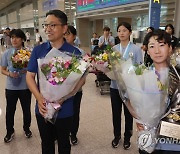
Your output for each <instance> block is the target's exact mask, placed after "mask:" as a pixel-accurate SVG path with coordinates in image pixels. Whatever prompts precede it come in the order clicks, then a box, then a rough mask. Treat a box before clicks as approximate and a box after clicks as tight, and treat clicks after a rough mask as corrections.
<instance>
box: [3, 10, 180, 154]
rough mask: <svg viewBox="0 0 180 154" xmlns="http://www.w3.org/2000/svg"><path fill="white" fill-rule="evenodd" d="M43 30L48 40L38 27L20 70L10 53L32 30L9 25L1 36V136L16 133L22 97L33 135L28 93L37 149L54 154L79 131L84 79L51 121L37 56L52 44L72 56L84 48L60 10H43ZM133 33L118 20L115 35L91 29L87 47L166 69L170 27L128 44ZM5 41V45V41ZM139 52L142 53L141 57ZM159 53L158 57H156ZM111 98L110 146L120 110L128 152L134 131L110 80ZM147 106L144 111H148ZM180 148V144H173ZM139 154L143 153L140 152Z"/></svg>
mask: <svg viewBox="0 0 180 154" xmlns="http://www.w3.org/2000/svg"><path fill="white" fill-rule="evenodd" d="M43 29H44V32H45V34H46V36H47V41H45V42H42V37H41V35H40V34H39V30H38V29H36V34H35V47H34V48H33V51H32V53H31V57H30V60H29V63H28V66H27V67H26V68H24V69H20V70H18V69H14V68H13V65H12V61H11V57H12V55H13V54H14V52H15V51H16V50H20V49H21V48H23V47H24V42H25V41H26V43H27V45H28V43H29V42H30V33H29V32H28V31H26V33H24V32H23V31H22V30H21V29H13V30H12V31H10V29H9V28H6V30H5V32H4V34H3V36H2V35H1V45H5V47H6V50H5V52H4V53H3V55H2V57H1V62H0V66H1V73H2V74H3V75H5V76H6V77H7V80H6V87H5V97H6V130H7V134H6V135H5V137H4V142H6V143H8V142H11V141H12V139H13V137H14V132H15V130H14V116H15V111H16V104H17V101H18V99H19V100H20V103H21V107H22V111H23V130H24V133H25V136H26V137H27V138H30V137H32V135H33V134H32V132H31V130H30V126H31V110H30V108H31V95H32V94H33V95H34V97H35V98H36V107H35V112H36V120H37V125H38V129H39V134H40V138H41V145H42V146H41V147H42V153H43V154H54V153H55V140H57V143H58V151H59V153H60V154H70V153H71V144H72V145H77V144H78V137H77V134H78V129H79V120H80V105H81V98H82V95H83V92H82V86H83V85H84V84H85V79H84V80H83V81H81V83H80V87H79V89H78V91H77V92H76V93H75V95H74V96H71V95H70V96H69V97H64V98H63V99H61V100H60V101H59V103H60V104H61V110H59V112H58V114H57V119H56V122H55V124H52V123H50V122H47V121H45V120H44V116H45V114H46V112H47V108H46V105H45V104H46V103H45V102H46V101H45V98H44V97H43V96H42V95H41V92H40V90H39V84H38V82H36V77H37V81H38V80H39V76H38V59H39V58H43V57H45V56H46V55H47V54H48V53H49V52H50V51H51V49H52V48H56V49H58V50H60V51H66V52H68V53H71V54H72V52H73V54H75V55H84V54H85V52H84V51H83V50H82V49H80V40H79V38H78V37H77V31H76V29H75V28H74V27H73V26H71V25H69V26H68V25H67V16H66V14H65V13H64V12H62V11H60V10H51V11H49V12H47V13H46V18H45V21H44V24H43ZM131 34H132V28H131V25H130V24H129V23H127V22H121V23H120V24H119V25H118V27H117V38H114V37H113V36H111V35H110V28H109V27H107V26H105V27H104V28H103V35H102V36H100V37H99V38H98V37H97V34H96V33H93V38H91V40H90V44H91V51H92V53H95V52H96V51H97V50H99V49H101V50H103V49H105V48H106V47H107V46H111V47H112V49H114V50H116V51H118V52H120V53H121V54H122V55H123V58H124V59H125V60H128V59H129V58H130V54H129V52H130V51H132V52H133V53H132V54H133V63H134V64H142V63H143V62H144V64H145V65H146V66H150V65H152V64H153V65H154V67H155V69H157V70H158V68H159V67H169V66H168V61H167V60H168V59H169V56H170V53H171V52H172V51H173V50H174V49H176V48H177V47H178V45H179V44H178V42H179V41H178V39H177V38H176V37H175V36H173V35H174V28H173V25H171V24H168V25H167V26H166V27H165V30H164V31H163V30H154V28H153V27H149V28H148V29H147V35H146V36H145V38H144V41H143V46H142V48H140V47H138V46H137V45H135V44H134V43H132V42H130V35H131ZM3 41H4V43H3ZM142 50H143V51H144V52H145V56H144V58H143V54H142ZM157 54H158V55H159V57H160V58H159V59H157V56H156V55H157ZM110 98H111V107H112V124H113V139H112V142H111V144H112V147H113V148H117V147H118V146H119V142H120V140H121V138H122V137H121V136H122V135H121V123H122V120H121V112H122V106H123V108H124V116H125V132H124V136H123V148H124V149H125V150H128V149H129V148H130V147H131V140H130V139H131V136H132V134H133V116H132V115H131V113H130V112H129V110H128V108H127V106H126V105H125V104H124V102H123V100H122V99H121V97H120V95H119V91H118V86H117V83H116V80H111V85H110ZM147 110H148V109H147ZM137 128H138V129H139V130H140V129H143V126H142V125H141V124H138V123H137ZM70 143H71V144H70ZM177 146H180V145H177ZM139 153H140V154H144V153H146V152H145V151H142V150H139ZM153 153H157V154H176V153H179V151H178V148H177V150H176V149H168V148H165V149H158V150H157V151H155V152H153Z"/></svg>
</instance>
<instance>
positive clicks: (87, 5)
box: [76, 0, 148, 13]
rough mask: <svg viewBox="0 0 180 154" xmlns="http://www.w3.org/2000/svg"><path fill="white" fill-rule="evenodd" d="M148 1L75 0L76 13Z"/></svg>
mask: <svg viewBox="0 0 180 154" xmlns="http://www.w3.org/2000/svg"><path fill="white" fill-rule="evenodd" d="M143 1H148V0H77V1H76V5H77V13H78V12H84V11H91V10H97V9H102V8H107V7H111V6H118V5H124V4H130V3H137V2H143Z"/></svg>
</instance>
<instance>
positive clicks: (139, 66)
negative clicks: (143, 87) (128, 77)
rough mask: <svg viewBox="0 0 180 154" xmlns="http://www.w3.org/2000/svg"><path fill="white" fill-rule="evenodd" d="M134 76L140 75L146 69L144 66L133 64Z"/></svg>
mask: <svg viewBox="0 0 180 154" xmlns="http://www.w3.org/2000/svg"><path fill="white" fill-rule="evenodd" d="M134 67H135V68H134V69H135V73H136V75H142V74H143V72H144V70H146V69H148V68H147V67H146V66H145V65H142V64H141V65H140V64H135V65H134Z"/></svg>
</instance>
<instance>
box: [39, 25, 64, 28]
mask: <svg viewBox="0 0 180 154" xmlns="http://www.w3.org/2000/svg"><path fill="white" fill-rule="evenodd" d="M56 26H63V24H42V27H43V28H44V29H47V28H48V27H49V28H50V29H54V28H55V27H56Z"/></svg>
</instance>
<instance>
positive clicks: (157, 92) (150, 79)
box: [112, 59, 168, 153]
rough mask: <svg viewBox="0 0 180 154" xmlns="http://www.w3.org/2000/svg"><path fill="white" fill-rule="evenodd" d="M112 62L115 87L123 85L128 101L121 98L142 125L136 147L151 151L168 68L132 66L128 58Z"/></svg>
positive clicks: (162, 109) (165, 101)
mask: <svg viewBox="0 0 180 154" xmlns="http://www.w3.org/2000/svg"><path fill="white" fill-rule="evenodd" d="M112 63H113V70H114V73H115V77H116V81H117V83H118V85H119V86H118V87H120V88H121V87H123V89H124V91H125V92H127V97H128V100H130V101H125V104H126V105H127V107H128V110H129V111H130V113H134V115H133V116H134V117H135V118H136V119H137V121H138V123H141V124H143V126H144V130H143V131H139V134H138V146H139V148H140V149H142V150H145V151H147V152H149V153H151V152H152V151H153V150H154V149H155V146H156V142H155V138H156V137H157V133H158V132H157V128H158V125H159V122H160V120H161V118H162V117H163V115H164V114H165V111H166V109H167V106H168V68H163V69H162V70H160V71H158V72H157V71H155V69H150V68H146V67H145V66H144V65H133V64H132V60H131V59H129V60H127V61H124V62H122V61H121V62H118V61H112ZM120 88H119V92H120V93H121V94H123V93H122V90H121V89H120Z"/></svg>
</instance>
